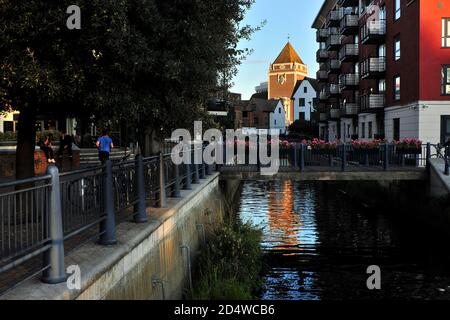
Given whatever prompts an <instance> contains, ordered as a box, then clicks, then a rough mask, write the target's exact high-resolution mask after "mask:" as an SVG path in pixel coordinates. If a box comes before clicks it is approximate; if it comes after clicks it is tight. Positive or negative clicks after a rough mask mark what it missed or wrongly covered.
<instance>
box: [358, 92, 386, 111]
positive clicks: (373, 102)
mask: <svg viewBox="0 0 450 320" xmlns="http://www.w3.org/2000/svg"><path fill="white" fill-rule="evenodd" d="M384 104H385V96H384V94H383V93H370V94H367V95H363V96H361V111H370V110H373V109H379V108H384Z"/></svg>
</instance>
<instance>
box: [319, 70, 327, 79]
mask: <svg viewBox="0 0 450 320" xmlns="http://www.w3.org/2000/svg"><path fill="white" fill-rule="evenodd" d="M316 77H317V80H319V81H325V80H328V72H327V71H326V70H319V71H317V74H316Z"/></svg>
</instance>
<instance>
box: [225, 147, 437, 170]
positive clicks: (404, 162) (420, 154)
mask: <svg viewBox="0 0 450 320" xmlns="http://www.w3.org/2000/svg"><path fill="white" fill-rule="evenodd" d="M432 146H433V145H431V144H430V143H427V144H423V145H421V146H420V147H418V148H412V149H404V148H401V147H398V146H397V145H396V144H393V143H389V144H381V145H379V146H378V147H375V148H371V149H364V148H357V147H354V146H353V145H352V144H351V143H342V144H336V145H334V146H332V145H330V146H329V147H327V148H314V147H312V146H309V145H305V144H301V143H293V144H291V145H290V147H289V148H280V149H279V159H280V160H276V162H277V163H278V164H279V166H280V169H281V170H282V171H286V170H289V171H303V170H305V169H306V168H308V167H311V168H313V169H314V170H317V169H319V168H320V167H322V168H323V170H327V171H347V170H356V171H358V170H359V171H365V170H369V171H389V170H393V169H394V170H395V169H402V168H404V169H408V168H409V169H411V168H425V167H426V166H428V162H429V159H430V158H431V157H432V155H431V147H432ZM268 150H269V153H270V152H271V151H270V146H268ZM248 164H254V165H256V167H259V166H260V164H259V159H258V161H257V162H256V163H254V162H253V163H252V162H250V161H249V157H248V155H247V156H246V158H245V161H244V163H238V162H237V161H234V162H231V163H227V164H226V165H224V166H223V167H228V168H230V169H233V168H234V170H236V169H237V170H242V171H247V170H249V169H251V168H249V167H248Z"/></svg>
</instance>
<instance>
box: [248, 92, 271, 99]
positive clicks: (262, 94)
mask: <svg viewBox="0 0 450 320" xmlns="http://www.w3.org/2000/svg"><path fill="white" fill-rule="evenodd" d="M253 98H255V99H264V100H267V99H269V92H267V91H263V92H258V93H254V94H253V95H252V97H251V98H250V99H253Z"/></svg>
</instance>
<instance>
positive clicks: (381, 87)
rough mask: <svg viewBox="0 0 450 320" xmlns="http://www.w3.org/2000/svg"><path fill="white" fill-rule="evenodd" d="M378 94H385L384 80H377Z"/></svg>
mask: <svg viewBox="0 0 450 320" xmlns="http://www.w3.org/2000/svg"><path fill="white" fill-rule="evenodd" d="M378 92H379V93H385V92H386V80H385V79H380V80H378Z"/></svg>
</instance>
